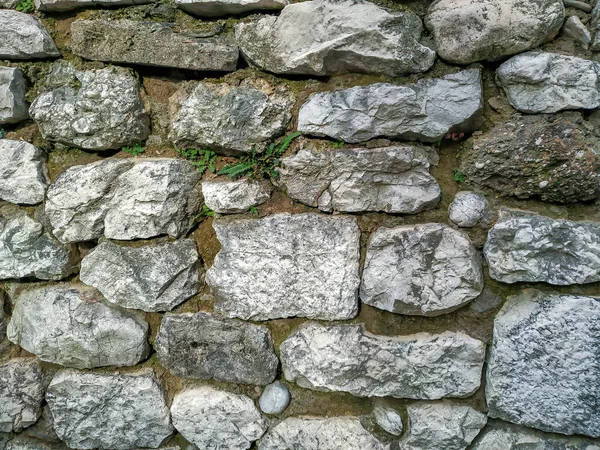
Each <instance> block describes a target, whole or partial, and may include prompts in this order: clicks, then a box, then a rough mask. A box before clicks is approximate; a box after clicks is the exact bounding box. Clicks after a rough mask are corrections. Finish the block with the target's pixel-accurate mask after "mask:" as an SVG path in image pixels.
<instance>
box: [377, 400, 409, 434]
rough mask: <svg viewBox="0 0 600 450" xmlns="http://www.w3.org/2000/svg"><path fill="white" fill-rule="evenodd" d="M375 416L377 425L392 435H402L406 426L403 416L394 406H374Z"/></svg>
mask: <svg viewBox="0 0 600 450" xmlns="http://www.w3.org/2000/svg"><path fill="white" fill-rule="evenodd" d="M373 418H374V419H375V422H376V423H377V425H378V426H379V427H380V428H381V429H382V430H384V431H385V432H386V433H389V434H391V435H392V436H400V435H401V434H402V430H403V428H404V426H403V425H402V416H400V414H399V413H398V411H396V410H395V409H393V408H389V407H387V406H381V405H379V406H376V407H375V408H373Z"/></svg>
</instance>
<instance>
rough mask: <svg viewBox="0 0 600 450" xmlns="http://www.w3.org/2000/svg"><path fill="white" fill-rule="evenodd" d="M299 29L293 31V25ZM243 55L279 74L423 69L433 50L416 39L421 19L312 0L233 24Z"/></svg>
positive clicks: (347, 0) (346, 1)
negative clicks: (270, 14) (276, 12)
mask: <svg viewBox="0 0 600 450" xmlns="http://www.w3.org/2000/svg"><path fill="white" fill-rule="evenodd" d="M299 29H300V30H302V33H298V30H299ZM235 32H236V38H237V40H238V44H239V45H240V49H241V51H242V54H243V55H244V57H245V58H246V59H247V60H248V61H249V62H250V63H251V64H254V65H256V66H258V67H259V68H261V69H263V70H267V71H269V72H274V73H279V74H303V75H333V74H336V73H344V72H362V73H375V74H384V75H389V76H393V77H395V76H398V75H402V74H406V73H415V72H425V71H426V70H427V69H429V68H430V67H431V66H432V65H433V62H434V60H435V52H434V51H433V50H431V49H430V48H428V47H425V46H424V45H421V44H420V43H419V39H420V38H421V34H422V32H423V24H422V22H421V19H420V18H419V17H418V16H417V15H416V14H414V13H407V12H389V11H387V10H384V9H382V8H380V7H378V6H376V5H374V4H372V3H370V2H366V1H362V0H358V1H353V0H339V1H332V0H314V1H307V2H303V3H294V4H291V5H288V6H286V7H285V8H284V9H283V11H282V12H281V14H280V15H279V16H267V17H263V18H261V19H259V20H257V21H254V22H249V23H240V24H238V25H237V26H236V30H235Z"/></svg>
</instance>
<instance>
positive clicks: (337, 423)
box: [257, 417, 386, 450]
mask: <svg viewBox="0 0 600 450" xmlns="http://www.w3.org/2000/svg"><path fill="white" fill-rule="evenodd" d="M257 448H258V450H281V449H284V448H286V449H287V448H289V449H292V448H293V449H294V450H340V449H361V450H384V449H385V448H386V447H385V446H384V445H383V444H382V443H381V442H379V441H378V440H377V439H376V438H375V437H374V436H373V435H371V433H369V432H368V431H367V430H365V429H364V428H363V426H362V425H361V424H360V420H359V419H358V418H356V417H331V418H316V417H314V418H313V417H289V418H287V419H285V420H284V421H283V422H280V423H279V424H277V425H276V426H275V427H273V428H271V429H270V430H269V431H268V432H267V434H265V436H264V437H263V438H262V439H261V440H260V441H258V446H257Z"/></svg>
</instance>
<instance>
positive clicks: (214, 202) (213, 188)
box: [202, 180, 273, 214]
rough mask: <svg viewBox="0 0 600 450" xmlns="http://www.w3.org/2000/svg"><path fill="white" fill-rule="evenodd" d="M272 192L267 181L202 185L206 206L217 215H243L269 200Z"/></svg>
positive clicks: (218, 182) (220, 182) (207, 183)
mask: <svg viewBox="0 0 600 450" xmlns="http://www.w3.org/2000/svg"><path fill="white" fill-rule="evenodd" d="M272 190H273V189H272V188H271V185H270V184H269V182H268V181H258V182H251V181H248V180H236V181H205V182H203V183H202V194H204V202H205V203H206V206H208V207H209V208H210V209H212V210H213V211H214V212H216V213H219V214H236V213H244V212H246V211H248V210H249V209H250V208H251V207H252V206H258V205H260V204H262V203H264V202H266V201H267V200H269V198H271V192H272Z"/></svg>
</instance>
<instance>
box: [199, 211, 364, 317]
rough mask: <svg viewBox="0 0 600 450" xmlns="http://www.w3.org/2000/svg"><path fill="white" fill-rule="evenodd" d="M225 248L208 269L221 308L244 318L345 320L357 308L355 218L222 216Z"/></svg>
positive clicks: (219, 234) (220, 236) (219, 223)
mask: <svg viewBox="0 0 600 450" xmlns="http://www.w3.org/2000/svg"><path fill="white" fill-rule="evenodd" d="M213 227H214V229H215V231H216V233H217V239H218V240H219V242H220V243H221V250H220V252H219V253H218V254H217V256H216V258H215V261H214V264H213V265H212V267H211V268H210V269H209V270H208V272H207V273H206V283H207V284H208V285H209V286H210V287H211V291H212V293H213V294H214V295H215V297H216V301H215V311H218V312H220V313H222V314H224V315H226V316H228V317H237V318H241V319H245V320H269V319H276V318H285V317H295V316H296V317H309V318H313V319H322V320H345V319H351V318H353V317H355V316H356V314H357V312H358V285H359V275H358V270H359V246H360V242H359V241H360V230H359V228H358V225H357V223H356V220H355V219H354V218H351V217H343V216H336V217H330V216H324V215H320V214H310V213H309V214H295V215H291V214H288V213H282V214H275V215H272V216H268V217H264V218H261V219H249V220H247V219H244V220H223V219H221V220H215V221H214V222H213Z"/></svg>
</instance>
